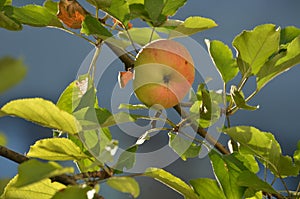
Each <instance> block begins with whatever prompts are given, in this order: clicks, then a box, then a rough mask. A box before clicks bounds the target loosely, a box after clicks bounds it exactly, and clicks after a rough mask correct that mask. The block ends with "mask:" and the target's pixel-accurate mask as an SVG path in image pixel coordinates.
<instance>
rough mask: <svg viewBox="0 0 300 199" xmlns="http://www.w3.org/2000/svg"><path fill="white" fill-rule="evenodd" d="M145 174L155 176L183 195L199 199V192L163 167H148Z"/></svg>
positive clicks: (190, 198)
mask: <svg viewBox="0 0 300 199" xmlns="http://www.w3.org/2000/svg"><path fill="white" fill-rule="evenodd" d="M144 175H145V176H148V177H151V178H154V179H155V180H157V181H159V182H161V183H163V184H165V185H166V186H168V187H170V188H171V189H173V190H175V191H177V192H178V193H180V194H181V195H183V196H184V197H185V198H189V199H198V196H197V194H196V193H195V192H194V190H193V189H192V188H191V187H190V186H189V185H188V184H186V183H185V182H184V181H182V180H181V179H180V178H178V177H176V176H174V175H172V174H171V173H169V172H167V171H165V170H163V169H158V168H148V169H147V170H146V171H145V173H144Z"/></svg>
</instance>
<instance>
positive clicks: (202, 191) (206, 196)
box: [190, 178, 226, 199]
mask: <svg viewBox="0 0 300 199" xmlns="http://www.w3.org/2000/svg"><path fill="white" fill-rule="evenodd" d="M190 183H191V185H192V186H193V188H194V190H195V192H196V193H197V194H198V195H199V199H216V198H218V199H226V196H225V195H224V193H223V191H222V189H221V188H220V187H219V184H218V182H217V181H216V180H213V179H208V178H199V179H194V180H191V181H190Z"/></svg>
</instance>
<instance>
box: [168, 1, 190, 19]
mask: <svg viewBox="0 0 300 199" xmlns="http://www.w3.org/2000/svg"><path fill="white" fill-rule="evenodd" d="M186 1H187V0H167V1H166V0H165V1H164V2H165V4H164V7H163V10H162V14H163V15H164V16H173V15H175V14H176V12H177V11H178V9H179V8H180V7H182V6H183V5H184V4H185V3H186Z"/></svg>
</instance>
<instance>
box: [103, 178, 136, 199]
mask: <svg viewBox="0 0 300 199" xmlns="http://www.w3.org/2000/svg"><path fill="white" fill-rule="evenodd" d="M106 183H107V185H109V186H110V187H111V188H113V189H115V190H118V191H120V192H123V193H130V194H131V195H132V196H133V197H134V198H137V197H138V196H139V195H140V187H139V184H138V183H137V182H136V180H135V179H134V178H131V177H111V178H108V179H107V181H106Z"/></svg>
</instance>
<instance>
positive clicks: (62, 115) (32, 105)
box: [1, 98, 81, 134]
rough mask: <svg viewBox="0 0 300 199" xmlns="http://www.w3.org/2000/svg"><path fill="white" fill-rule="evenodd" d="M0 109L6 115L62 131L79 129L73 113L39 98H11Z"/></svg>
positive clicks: (76, 130) (70, 131) (75, 131)
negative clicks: (11, 99)
mask: <svg viewBox="0 0 300 199" xmlns="http://www.w3.org/2000/svg"><path fill="white" fill-rule="evenodd" d="M1 110H2V111H3V112H5V113H6V114H7V115H12V116H17V117H20V118H23V119H26V120H29V121H31V122H34V123H37V124H40V125H42V126H45V127H49V128H53V129H58V130H61V131H64V132H68V133H72V134H75V133H77V132H79V131H80V130H81V127H80V125H79V123H78V121H77V120H76V119H75V117H74V116H73V115H71V114H69V113H67V112H65V111H63V110H60V109H59V108H58V107H57V106H55V105H54V104H53V103H52V102H50V101H48V100H44V99H41V98H28V99H18V100H13V101H10V102H9V103H7V104H6V105H4V106H3V107H2V109H1Z"/></svg>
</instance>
